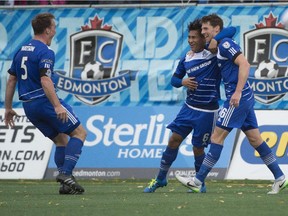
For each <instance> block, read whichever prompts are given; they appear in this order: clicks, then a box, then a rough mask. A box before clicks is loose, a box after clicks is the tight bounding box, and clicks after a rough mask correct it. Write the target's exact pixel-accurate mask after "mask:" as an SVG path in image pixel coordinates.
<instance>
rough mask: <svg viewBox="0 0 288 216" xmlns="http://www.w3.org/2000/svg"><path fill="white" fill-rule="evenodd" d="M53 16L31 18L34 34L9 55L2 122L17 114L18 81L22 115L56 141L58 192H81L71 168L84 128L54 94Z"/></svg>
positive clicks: (78, 151) (78, 152) (70, 109)
mask: <svg viewBox="0 0 288 216" xmlns="http://www.w3.org/2000/svg"><path fill="white" fill-rule="evenodd" d="M54 19H55V17H54V15H52V14H50V13H42V14H38V15H37V16H36V17H35V18H34V19H33V20H32V27H33V31H34V38H33V39H32V40H31V41H29V42H28V43H25V44H23V45H22V46H21V48H20V49H19V50H18V52H17V53H16V54H15V56H14V58H13V62H12V65H11V68H10V69H9V70H8V73H9V79H8V81H7V87H6V95H5V124H6V126H10V127H13V126H14V120H13V117H14V116H15V115H17V114H16V112H15V111H14V110H13V109H12V100H13V95H14V92H15V88H16V84H17V83H18V85H17V86H18V94H19V99H20V100H21V101H22V102H23V108H24V111H25V114H26V116H27V117H28V119H29V120H30V121H31V123H32V124H33V125H34V126H35V127H37V128H38V129H39V130H40V131H41V132H42V133H43V134H44V136H46V137H48V138H50V139H51V140H53V142H54V143H55V144H56V151H55V163H56V165H57V167H58V170H59V175H58V176H57V177H56V180H57V181H58V182H60V183H61V186H60V189H59V193H60V194H82V193H83V192H84V188H83V187H82V186H81V185H79V184H78V183H77V182H76V180H75V178H74V177H73V175H72V171H73V169H74V167H75V165H76V163H77V161H78V158H79V157H80V154H81V151H82V150H81V149H82V146H83V142H84V140H85V139H86V131H85V129H84V128H83V127H82V125H81V124H80V121H79V119H78V117H77V116H76V115H75V114H74V113H73V110H72V108H71V106H69V105H68V104H66V103H65V102H64V101H63V100H61V99H59V98H58V96H57V94H56V91H55V88H54V84H53V82H52V80H51V76H52V74H53V67H54V62H55V54H54V52H53V51H52V50H51V49H50V48H49V46H50V44H51V41H52V39H53V37H54V35H55V34H56V25H55V20H54ZM68 136H69V137H70V139H69V141H68ZM39 144H40V143H39Z"/></svg>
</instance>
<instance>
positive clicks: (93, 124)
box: [47, 106, 236, 178]
mask: <svg viewBox="0 0 288 216" xmlns="http://www.w3.org/2000/svg"><path fill="white" fill-rule="evenodd" d="M180 108H181V107H178V106H176V107H168V106H165V107H164V106H162V107H105V108H104V107H98V108H94V109H91V108H89V111H88V108H83V107H82V108H81V107H74V111H75V113H81V115H82V118H81V121H82V124H83V126H84V127H85V128H86V130H87V132H88V136H87V138H86V141H85V144H84V147H83V151H82V155H81V157H80V159H79V161H78V164H77V166H76V170H75V171H76V172H75V175H78V174H79V175H81V176H82V177H84V178H85V177H91V176H94V177H99V178H104V177H105V178H111V177H115V175H116V174H115V173H118V174H117V175H118V176H117V177H119V178H122V177H123V178H124V177H125V178H126V177H129V178H131V177H139V178H140V177H142V178H144V177H145V178H151V177H153V176H154V175H155V174H156V172H157V169H158V167H159V165H160V160H161V157H162V153H163V151H164V150H165V148H166V146H167V144H168V140H169V137H170V135H171V132H170V130H169V129H166V126H167V125H168V124H169V123H170V122H171V121H172V120H173V119H174V118H175V117H176V115H177V113H178V111H179V110H180ZM235 133H236V131H232V132H231V134H230V135H229V137H228V138H227V140H226V143H227V145H226V146H225V148H224V150H223V154H222V157H221V159H220V160H219V161H218V163H217V164H216V166H215V168H216V169H218V171H216V173H215V172H214V174H212V175H211V176H212V177H213V176H214V177H218V178H224V176H225V171H226V168H227V166H228V163H229V160H230V156H231V152H232V148H233V144H234V138H235ZM191 138H192V135H189V136H188V138H187V139H185V140H184V141H183V143H182V144H181V146H180V148H179V153H178V156H177V159H176V160H175V162H174V163H173V166H172V169H171V172H170V173H169V176H171V177H174V175H175V172H183V173H186V174H187V175H190V174H191V173H192V172H194V155H193V151H192V145H191ZM53 152H54V149H53ZM53 152H52V154H51V157H50V161H49V165H48V170H50V169H51V170H50V171H52V172H50V177H51V175H53V176H54V175H55V174H53V171H56V167H55V163H54V159H53ZM137 169H139V171H137V172H135V170H137ZM219 169H222V171H221V175H219V174H218V173H219V172H220V171H219ZM148 170H149V171H148ZM118 171H119V172H118ZM110 172H112V173H114V174H109V173H110ZM77 173H78V174H77ZM103 173H105V174H103ZM102 174H103V175H102ZM48 177H49V174H48V173H47V178H48Z"/></svg>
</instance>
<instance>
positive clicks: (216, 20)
mask: <svg viewBox="0 0 288 216" xmlns="http://www.w3.org/2000/svg"><path fill="white" fill-rule="evenodd" d="M208 22H209V23H210V25H211V26H213V27H216V26H217V25H218V26H219V27H220V30H222V29H223V20H222V19H221V18H220V17H219V16H218V15H217V14H215V13H213V14H210V15H207V16H204V17H202V19H201V23H208Z"/></svg>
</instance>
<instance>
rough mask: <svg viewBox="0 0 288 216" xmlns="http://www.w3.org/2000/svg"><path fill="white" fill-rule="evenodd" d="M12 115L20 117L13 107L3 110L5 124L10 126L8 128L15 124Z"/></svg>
mask: <svg viewBox="0 0 288 216" xmlns="http://www.w3.org/2000/svg"><path fill="white" fill-rule="evenodd" d="M14 116H16V117H20V116H19V115H18V114H17V113H16V112H15V110H13V109H6V110H5V125H6V126H8V127H10V128H13V127H14V126H15V123H14Z"/></svg>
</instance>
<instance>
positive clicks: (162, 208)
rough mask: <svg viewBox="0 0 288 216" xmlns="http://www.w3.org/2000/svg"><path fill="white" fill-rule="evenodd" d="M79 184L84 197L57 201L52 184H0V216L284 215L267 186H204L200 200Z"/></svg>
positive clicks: (171, 190)
mask: <svg viewBox="0 0 288 216" xmlns="http://www.w3.org/2000/svg"><path fill="white" fill-rule="evenodd" d="M79 183H81V185H83V186H84V187H85V189H86V192H85V194H84V195H59V194H58V184H57V183H56V182H54V181H31V180H30V181H29V180H25V181H12V180H9V181H8V180H1V181H0V215H1V216H6V215H7V216H18V215H19V216H20V215H21V216H24V215H27V216H34V215H35V216H36V215H37V216H42V215H49V216H54V215H55V216H56V215H57V216H60V215H67V216H73V215H79V216H86V215H97V216H98V215H99V216H102V215H103V216H110V215H121V216H122V215H123V216H126V215H132V216H134V215H146V216H153V215H173V216H174V215H181V216H183V215H191V216H198V215H202V216H210V215H211V216H218V215H219V216H220V215H221V216H226V215H227V216H230V215H232V216H238V215H241V216H242V215H245V216H250V215H253V216H258V215H259V216H265V215H269V216H270V215H275V216H284V215H288V189H285V190H284V191H282V193H280V194H278V195H267V194H266V193H267V192H268V191H269V189H270V187H271V184H272V183H271V181H215V180H208V181H207V183H206V184H207V193H206V194H193V193H187V189H186V188H185V187H183V186H182V185H181V184H180V183H179V182H177V181H176V180H170V181H169V184H168V186H167V187H164V188H160V189H158V190H157V191H156V192H155V193H152V194H144V193H143V192H142V191H143V189H144V187H146V185H147V183H148V182H147V181H146V180H145V181H140V180H126V181H125V180H109V181H108V180H107V181H100V180H99V181H92V180H91V181H90V180H89V181H88V180H82V181H81V180H80V181H79Z"/></svg>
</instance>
